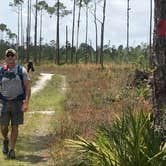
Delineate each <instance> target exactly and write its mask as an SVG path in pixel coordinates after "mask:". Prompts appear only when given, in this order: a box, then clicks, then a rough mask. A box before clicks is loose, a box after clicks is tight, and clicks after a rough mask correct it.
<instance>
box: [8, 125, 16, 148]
mask: <svg viewBox="0 0 166 166" xmlns="http://www.w3.org/2000/svg"><path fill="white" fill-rule="evenodd" d="M17 137H18V125H12V130H11V138H10V149H13V150H14V147H15V145H16V142H17Z"/></svg>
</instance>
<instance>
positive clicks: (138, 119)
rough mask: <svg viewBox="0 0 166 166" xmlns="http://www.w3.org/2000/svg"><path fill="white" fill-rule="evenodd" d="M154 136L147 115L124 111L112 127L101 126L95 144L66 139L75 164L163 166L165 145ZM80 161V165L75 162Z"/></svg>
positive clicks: (83, 140) (165, 155)
mask: <svg viewBox="0 0 166 166" xmlns="http://www.w3.org/2000/svg"><path fill="white" fill-rule="evenodd" d="M161 140H162V139H161V135H160V134H159V133H155V132H154V130H153V127H152V122H151V120H150V114H149V113H144V112H143V111H142V112H136V113H133V112H132V111H131V109H129V110H127V111H124V112H123V115H122V117H121V118H120V117H116V119H115V120H114V121H113V123H112V125H111V126H110V125H102V126H101V127H100V128H99V132H98V135H97V138H96V141H87V140H85V139H83V138H81V137H79V140H77V141H74V140H66V143H67V145H68V146H69V147H71V148H74V150H75V151H76V153H75V157H74V161H77V163H75V164H74V165H80V164H83V163H84V164H83V165H92V166H165V165H166V158H165V157H166V143H164V142H162V141H161ZM78 158H79V162H78V160H77V159H78Z"/></svg>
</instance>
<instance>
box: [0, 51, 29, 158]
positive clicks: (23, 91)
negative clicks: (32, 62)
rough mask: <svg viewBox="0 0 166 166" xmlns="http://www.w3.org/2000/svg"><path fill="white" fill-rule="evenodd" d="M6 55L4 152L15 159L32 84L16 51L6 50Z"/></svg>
mask: <svg viewBox="0 0 166 166" xmlns="http://www.w3.org/2000/svg"><path fill="white" fill-rule="evenodd" d="M5 57H6V58H5V60H6V65H5V66H1V67H0V99H1V102H2V103H1V110H0V125H1V133H2V136H3V147H2V152H3V153H4V154H5V155H7V158H9V159H14V158H15V151H14V148H15V144H16V141H17V136H18V128H19V127H18V126H19V125H20V124H23V121H24V112H26V111H27V109H28V104H29V98H30V95H31V85H30V78H29V76H28V73H27V71H26V69H25V68H24V67H23V66H22V65H20V64H18V63H17V62H16V61H17V53H16V51H15V50H13V49H8V50H6V52H5ZM9 124H11V136H10V140H9V137H8V131H9V129H8V128H9Z"/></svg>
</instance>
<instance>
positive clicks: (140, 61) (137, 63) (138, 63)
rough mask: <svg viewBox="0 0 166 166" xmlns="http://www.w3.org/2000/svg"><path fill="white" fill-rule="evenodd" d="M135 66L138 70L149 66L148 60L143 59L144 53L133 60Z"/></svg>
mask: <svg viewBox="0 0 166 166" xmlns="http://www.w3.org/2000/svg"><path fill="white" fill-rule="evenodd" d="M134 64H135V66H136V67H137V69H139V70H144V71H145V70H146V69H148V68H149V64H148V61H147V60H146V59H145V57H144V55H142V54H141V55H139V56H138V57H137V58H136V60H135V61H134Z"/></svg>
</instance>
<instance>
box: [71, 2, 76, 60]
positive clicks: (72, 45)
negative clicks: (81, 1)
mask: <svg viewBox="0 0 166 166" xmlns="http://www.w3.org/2000/svg"><path fill="white" fill-rule="evenodd" d="M75 1H76V0H74V1H73V25H72V44H71V48H72V51H71V60H70V62H71V63H73V57H74V55H75V51H74V29H75V6H76V2H75Z"/></svg>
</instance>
